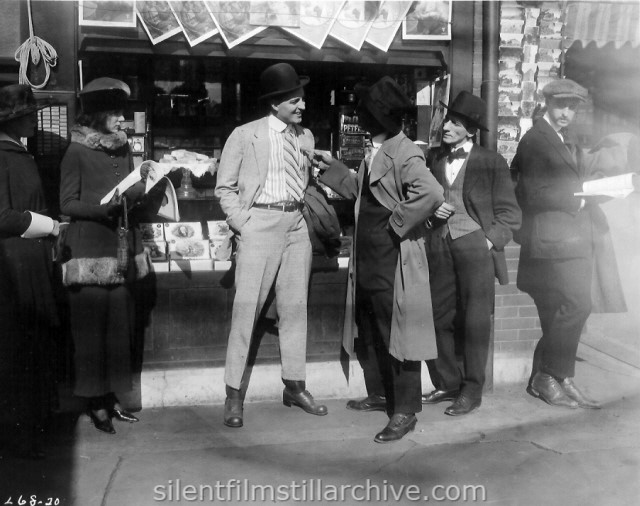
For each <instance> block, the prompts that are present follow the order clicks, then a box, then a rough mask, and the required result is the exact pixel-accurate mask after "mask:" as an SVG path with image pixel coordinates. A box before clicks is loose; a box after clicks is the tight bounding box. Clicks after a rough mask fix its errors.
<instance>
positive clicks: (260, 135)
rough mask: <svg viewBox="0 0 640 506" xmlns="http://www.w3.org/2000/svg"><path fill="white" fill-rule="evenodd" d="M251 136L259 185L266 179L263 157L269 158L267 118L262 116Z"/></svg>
mask: <svg viewBox="0 0 640 506" xmlns="http://www.w3.org/2000/svg"><path fill="white" fill-rule="evenodd" d="M253 135H254V137H253V157H254V162H255V165H256V167H257V168H258V173H259V175H260V187H262V185H263V184H264V181H266V179H267V170H268V169H269V164H268V163H263V161H264V159H265V158H266V159H269V156H270V154H271V153H270V149H271V146H270V144H269V120H268V118H264V119H263V120H262V121H260V124H259V125H258V128H256V130H255V132H254V134H253Z"/></svg>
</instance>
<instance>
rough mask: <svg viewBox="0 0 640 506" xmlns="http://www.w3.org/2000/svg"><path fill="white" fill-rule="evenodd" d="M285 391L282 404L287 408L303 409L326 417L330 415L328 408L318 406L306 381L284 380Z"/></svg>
mask: <svg viewBox="0 0 640 506" xmlns="http://www.w3.org/2000/svg"><path fill="white" fill-rule="evenodd" d="M282 382H283V383H284V387H285V388H284V391H283V392H282V403H283V404H284V405H285V406H288V407H291V405H294V406H298V407H299V408H302V409H303V410H304V411H306V412H307V413H310V414H312V415H318V416H324V415H326V414H327V413H328V411H327V407H326V406H325V405H323V404H317V403H316V401H315V400H314V399H313V396H312V395H311V394H310V393H309V392H308V391H307V390H306V385H305V382H304V381H300V380H286V379H283V380H282Z"/></svg>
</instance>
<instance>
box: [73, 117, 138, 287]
mask: <svg viewBox="0 0 640 506" xmlns="http://www.w3.org/2000/svg"><path fill="white" fill-rule="evenodd" d="M132 170H133V160H132V157H131V151H130V149H129V144H128V143H127V137H126V135H125V133H124V132H116V133H113V134H103V133H100V132H97V131H95V130H92V129H90V128H87V127H82V126H74V127H73V128H72V129H71V144H70V145H69V147H68V149H67V152H66V153H65V155H64V158H63V159H62V163H61V166H60V211H61V213H62V214H63V215H65V216H68V217H69V219H70V224H69V227H68V229H67V232H66V239H65V245H64V250H65V251H64V254H65V255H66V256H68V257H70V260H69V261H68V262H66V263H65V264H64V267H63V274H64V277H65V283H66V284H68V285H69V284H96V285H111V284H119V283H122V282H124V281H125V278H124V277H123V276H122V275H120V274H119V273H118V271H117V269H116V265H117V264H116V258H117V248H118V228H119V222H118V218H113V217H110V216H109V215H108V214H107V209H108V208H107V205H101V204H100V200H101V199H102V198H103V197H104V196H105V195H106V194H107V193H108V192H109V191H111V190H112V189H113V188H114V187H115V186H116V185H117V184H118V183H120V182H121V181H122V180H123V179H124V178H125V177H126V176H127V175H128V174H129V173H130V172H131V171H132ZM143 195H144V184H143V183H142V182H139V183H136V184H135V185H134V186H132V187H131V188H130V189H129V190H127V191H126V192H125V196H126V197H127V199H128V201H129V202H130V204H134V208H135V204H136V203H139V202H140V201H141V200H142V197H143ZM136 225H137V219H136V211H135V210H134V211H133V212H130V213H129V233H128V244H129V258H130V268H129V272H128V274H127V276H126V280H127V281H131V280H134V279H136V278H141V277H144V276H145V275H146V274H148V272H149V263H148V261H147V259H146V257H145V254H144V252H143V248H142V240H141V234H140V233H139V230H138V228H137V227H136Z"/></svg>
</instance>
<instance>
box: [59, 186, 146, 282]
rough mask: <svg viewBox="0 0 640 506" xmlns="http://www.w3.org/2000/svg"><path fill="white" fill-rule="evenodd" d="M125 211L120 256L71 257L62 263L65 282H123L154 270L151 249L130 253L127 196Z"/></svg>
mask: <svg viewBox="0 0 640 506" xmlns="http://www.w3.org/2000/svg"><path fill="white" fill-rule="evenodd" d="M122 200H123V202H122V205H123V214H122V216H121V217H120V218H118V230H117V250H116V256H115V257H112V256H108V257H98V258H70V259H68V260H66V261H64V262H63V263H62V266H61V269H62V283H63V285H64V286H76V285H101V286H109V285H121V284H123V283H126V282H127V280H132V279H136V280H138V279H142V278H144V277H145V276H147V275H148V274H149V273H150V272H151V266H150V259H149V252H148V250H143V251H142V253H139V254H137V255H135V256H134V258H133V260H132V259H131V255H130V253H129V241H128V233H129V219H128V217H127V207H126V206H127V203H126V199H125V198H123V199H122Z"/></svg>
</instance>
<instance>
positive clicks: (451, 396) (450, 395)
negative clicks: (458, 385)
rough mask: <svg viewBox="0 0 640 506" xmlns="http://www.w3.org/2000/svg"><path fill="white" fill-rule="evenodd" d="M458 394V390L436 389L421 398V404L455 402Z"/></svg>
mask: <svg viewBox="0 0 640 506" xmlns="http://www.w3.org/2000/svg"><path fill="white" fill-rule="evenodd" d="M459 393H460V391H459V390H440V389H436V390H434V391H433V392H430V393H428V394H425V395H423V396H422V404H438V403H439V402H444V401H455V400H456V398H457V397H458V394H459Z"/></svg>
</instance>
